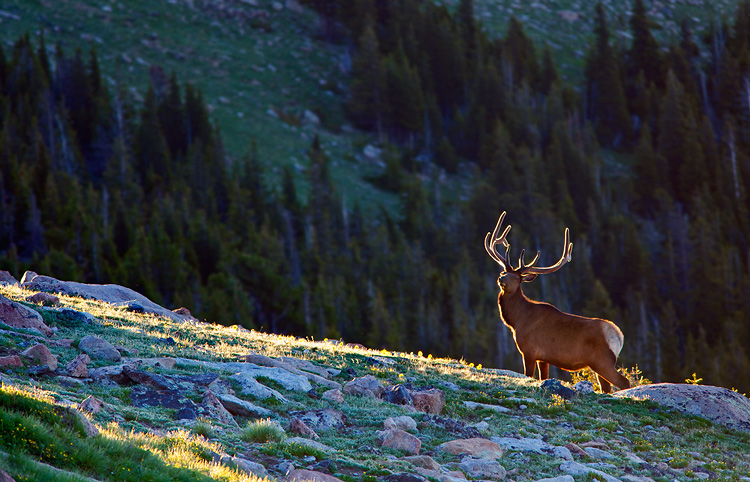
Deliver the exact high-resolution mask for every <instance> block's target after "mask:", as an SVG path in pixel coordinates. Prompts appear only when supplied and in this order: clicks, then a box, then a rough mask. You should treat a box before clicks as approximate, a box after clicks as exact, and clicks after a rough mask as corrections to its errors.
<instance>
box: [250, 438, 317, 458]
mask: <svg viewBox="0 0 750 482" xmlns="http://www.w3.org/2000/svg"><path fill="white" fill-rule="evenodd" d="M261 452H262V453H264V454H265V455H269V456H273V457H283V458H302V457H308V456H313V457H315V458H316V459H318V460H322V459H326V458H328V456H327V454H326V453H325V452H323V451H322V450H319V449H316V448H315V447H311V446H309V445H303V444H297V443H284V442H274V443H269V444H266V445H264V446H263V448H262V449H261Z"/></svg>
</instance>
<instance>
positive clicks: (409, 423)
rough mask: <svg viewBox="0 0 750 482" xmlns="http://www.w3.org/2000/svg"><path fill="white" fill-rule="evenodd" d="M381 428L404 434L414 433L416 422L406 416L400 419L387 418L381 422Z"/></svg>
mask: <svg viewBox="0 0 750 482" xmlns="http://www.w3.org/2000/svg"><path fill="white" fill-rule="evenodd" d="M383 428H385V429H386V430H390V429H394V428H395V429H399V430H403V431H405V432H416V431H417V422H416V421H415V420H414V419H413V418H411V417H410V416H408V415H402V416H400V417H388V418H386V419H385V422H383Z"/></svg>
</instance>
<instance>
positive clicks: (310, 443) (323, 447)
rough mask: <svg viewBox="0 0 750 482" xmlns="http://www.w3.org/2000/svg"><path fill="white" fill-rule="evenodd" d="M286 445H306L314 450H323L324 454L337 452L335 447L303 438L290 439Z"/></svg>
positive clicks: (286, 441)
mask: <svg viewBox="0 0 750 482" xmlns="http://www.w3.org/2000/svg"><path fill="white" fill-rule="evenodd" d="M284 442H285V443H286V444H297V445H304V446H306V447H312V448H314V449H318V450H321V451H323V452H335V451H336V449H334V448H333V447H329V446H328V445H325V444H322V443H320V442H316V441H315V440H310V439H309V438H302V437H290V438H288V439H286V440H285V441H284Z"/></svg>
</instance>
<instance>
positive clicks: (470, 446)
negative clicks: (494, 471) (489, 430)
mask: <svg viewBox="0 0 750 482" xmlns="http://www.w3.org/2000/svg"><path fill="white" fill-rule="evenodd" d="M435 450H437V451H438V452H447V453H449V454H453V455H462V454H468V455H473V456H474V457H478V458H485V459H492V458H494V459H497V458H500V457H502V456H503V448H502V447H501V446H500V445H498V444H496V443H495V442H492V441H491V440H487V439H484V438H467V439H458V440H451V441H449V442H445V443H442V444H440V445H438V446H437V447H435Z"/></svg>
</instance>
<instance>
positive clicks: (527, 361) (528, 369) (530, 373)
mask: <svg viewBox="0 0 750 482" xmlns="http://www.w3.org/2000/svg"><path fill="white" fill-rule="evenodd" d="M522 356H523V374H524V375H526V376H527V377H529V378H534V369H535V368H536V360H534V359H532V358H531V357H527V356H526V355H523V354H522Z"/></svg>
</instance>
